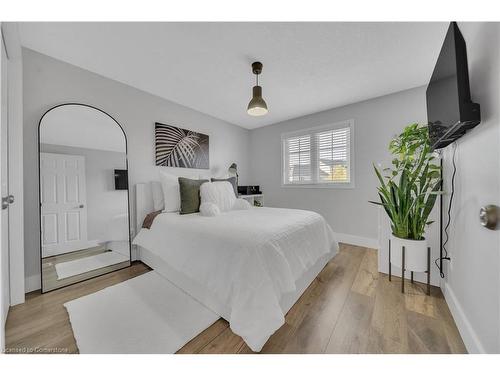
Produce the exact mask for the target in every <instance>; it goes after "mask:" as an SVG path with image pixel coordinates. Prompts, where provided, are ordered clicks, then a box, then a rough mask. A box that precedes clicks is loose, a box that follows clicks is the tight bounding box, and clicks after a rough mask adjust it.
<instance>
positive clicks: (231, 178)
mask: <svg viewBox="0 0 500 375" xmlns="http://www.w3.org/2000/svg"><path fill="white" fill-rule="evenodd" d="M218 181H227V182H229V183H230V184H231V185H233V189H234V195H235V196H236V197H237V196H238V182H237V180H236V177H229V178H212V182H218Z"/></svg>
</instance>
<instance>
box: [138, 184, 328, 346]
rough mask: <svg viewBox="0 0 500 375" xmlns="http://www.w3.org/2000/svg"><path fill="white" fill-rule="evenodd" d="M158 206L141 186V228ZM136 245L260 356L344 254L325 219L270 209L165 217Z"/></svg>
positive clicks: (143, 232)
mask: <svg viewBox="0 0 500 375" xmlns="http://www.w3.org/2000/svg"><path fill="white" fill-rule="evenodd" d="M151 200H152V198H151V183H148V184H138V185H136V217H137V224H138V227H139V226H140V224H142V221H143V219H144V217H145V216H146V215H147V214H148V213H149V212H151V211H152V210H153V208H152V202H151ZM133 243H134V245H137V246H138V258H139V259H140V260H141V261H143V262H144V263H146V264H147V265H149V266H150V267H151V268H153V269H155V270H156V271H157V272H158V273H160V274H161V275H162V276H164V277H165V278H167V279H168V280H169V281H171V282H172V283H174V284H175V285H176V286H178V287H179V288H180V289H182V290H184V291H185V292H186V293H188V294H189V295H191V296H192V297H193V298H195V299H196V300H198V301H199V302H201V303H202V304H204V305H205V306H206V307H208V308H209V309H211V310H213V311H214V312H216V313H217V314H218V315H220V316H221V317H223V318H224V319H226V320H227V321H229V323H230V327H231V329H232V330H233V332H234V333H236V334H238V335H240V336H241V337H242V338H243V340H245V342H246V343H247V344H248V346H249V347H250V348H251V349H252V350H253V351H260V350H261V348H262V346H263V345H264V344H265V342H266V341H267V340H268V338H269V337H270V336H271V335H272V334H273V333H274V332H275V331H276V330H277V329H278V328H279V327H281V326H282V325H283V324H284V315H285V314H286V313H287V312H288V310H289V309H290V308H291V307H292V305H293V304H294V303H295V302H296V301H297V299H298V298H299V297H300V295H301V294H302V293H303V292H304V290H305V289H306V288H307V286H309V284H310V283H311V282H312V280H314V278H315V277H316V276H317V274H318V273H319V272H320V271H321V269H322V268H323V267H324V266H325V265H326V263H328V261H329V260H330V259H331V258H332V257H333V256H334V255H335V254H336V253H337V251H338V244H337V242H336V241H335V239H334V234H333V231H332V229H331V228H330V226H329V225H328V224H327V223H326V221H325V220H324V219H323V217H322V216H321V215H319V214H317V213H314V212H311V211H304V210H289V209H278V208H267V207H262V208H251V209H248V210H235V211H229V212H224V213H223V214H221V215H219V216H217V217H205V216H202V215H200V214H199V213H195V214H189V215H179V214H178V213H161V214H159V215H158V216H157V217H156V218H155V220H154V222H153V224H152V226H151V228H150V229H140V230H139V233H138V234H137V236H136V237H135V239H134V242H133Z"/></svg>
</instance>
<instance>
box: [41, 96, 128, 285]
mask: <svg viewBox="0 0 500 375" xmlns="http://www.w3.org/2000/svg"><path fill="white" fill-rule="evenodd" d="M67 105H78V106H82V107H88V108H92V109H95V110H97V111H99V112H102V113H104V114H105V115H107V116H108V117H109V118H111V120H113V121H114V122H115V123H116V125H118V126H119V127H120V129H121V131H122V133H123V136H124V137H125V166H126V168H127V171H128V169H129V168H128V141H127V134H126V133H125V130H123V127H122V126H121V125H120V123H119V122H118V121H117V120H116V119H115V118H114V117H113V116H111V115H110V114H109V113H107V112H106V111H103V110H102V109H100V108H97V107H95V106H93V105H90V104H85V103H78V102H68V103H62V104H57V105H55V106H53V107H51V108H49V109H48V110H46V111H45V112H44V114H43V115H42V117H40V120H39V121H38V138H37V141H38V142H37V151H38V154H37V158H38V221H39V236H38V241H39V250H40V253H39V258H40V289H41V292H42V294H44V293H49V292H53V291H54V290H58V289H61V288H65V287H67V286H70V285H74V284H78V283H80V282H82V281H86V280H90V279H94V278H96V277H99V276H102V275H106V274H108V273H112V272H115V271H116V270H113V271H109V272H105V273H102V274H100V275H97V276H93V277H90V278H88V279H85V280H81V281H76V282H74V283H71V284H68V285H65V286H62V287H59V288H56V289H51V290H49V291H44V290H43V275H42V267H43V264H42V222H41V217H42V205H41V203H40V202H41V201H42V197H41V188H40V152H41V150H40V126H41V125H42V121H43V118H44V117H45V115H46V114H47V113H49V112H50V111H52V110H53V109H56V108H59V107H63V106H67ZM127 175H128V176H129V175H130V173H127ZM127 183H128V187H129V188H128V189H127V214H128V215H127V225H128V228H127V229H128V244H129V259H130V261H129V265H128V266H126V267H123V268H127V267H130V266H131V265H132V236H131V233H130V230H131V228H130V212H131V210H130V181H127Z"/></svg>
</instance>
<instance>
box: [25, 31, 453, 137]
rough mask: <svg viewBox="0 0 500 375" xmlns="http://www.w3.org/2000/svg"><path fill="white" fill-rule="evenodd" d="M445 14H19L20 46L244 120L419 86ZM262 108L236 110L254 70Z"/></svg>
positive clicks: (257, 123)
mask: <svg viewBox="0 0 500 375" xmlns="http://www.w3.org/2000/svg"><path fill="white" fill-rule="evenodd" d="M446 29H447V23H416V22H415V23H393V22H384V23H348V22H337V23H333V22H332V23H262V22H261V23H206V22H204V23H166V22H165V23H163V22H162V23H141V22H135V23H129V22H126V23H113V22H104V23H50V22H49V23H20V34H21V42H22V44H23V46H25V47H28V48H30V49H33V50H35V51H38V52H41V53H44V54H46V55H49V56H52V57H55V58H57V59H60V60H63V61H66V62H68V63H71V64H74V65H77V66H79V67H82V68H84V69H87V70H90V71H92V72H95V73H98V74H101V75H103V76H106V77H109V78H112V79H115V80H117V81H120V82H123V83H126V84H128V85H131V86H133V87H136V88H139V89H141V90H144V91H146V92H149V93H152V94H155V95H158V96H160V97H163V98H165V99H168V100H171V101H173V102H176V103H179V104H182V105H184V106H187V107H190V108H193V109H195V110H197V111H200V112H204V113H206V114H209V115H211V116H214V117H217V118H219V119H222V120H225V121H228V122H230V123H233V124H236V125H239V126H242V127H245V128H248V129H254V128H258V127H261V126H265V125H269V124H273V123H277V122H280V121H284V120H287V119H290V118H295V117H299V116H303V115H306V114H310V113H314V112H318V111H322V110H326V109H329V108H334V107H338V106H342V105H345V104H349V103H354V102H358V101H362V100H366V99H369V98H373V97H377V96H381V95H386V94H389V93H392V92H397V91H401V90H405V89H408V88H412V87H416V86H420V85H424V84H426V83H427V82H428V81H429V78H430V76H431V73H432V69H433V67H434V64H435V62H436V59H437V56H438V54H439V49H440V46H441V44H442V41H443V39H444V35H445V33H446ZM256 60H259V61H261V62H262V63H263V64H264V68H263V72H262V75H261V76H260V78H259V81H260V84H261V86H262V87H263V96H264V99H265V100H266V102H267V104H268V107H269V113H268V114H267V115H266V116H263V117H257V118H255V117H251V116H249V115H248V114H247V113H246V107H247V104H248V102H249V100H250V98H251V89H252V86H253V85H254V76H253V74H252V72H251V67H250V65H251V63H252V62H253V61H256Z"/></svg>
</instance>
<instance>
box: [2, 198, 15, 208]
mask: <svg viewBox="0 0 500 375" xmlns="http://www.w3.org/2000/svg"><path fill="white" fill-rule="evenodd" d="M12 203H14V196H13V195H7V196H6V197H2V210H5V209H7V208H8V207H9V205H10V204H12Z"/></svg>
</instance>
